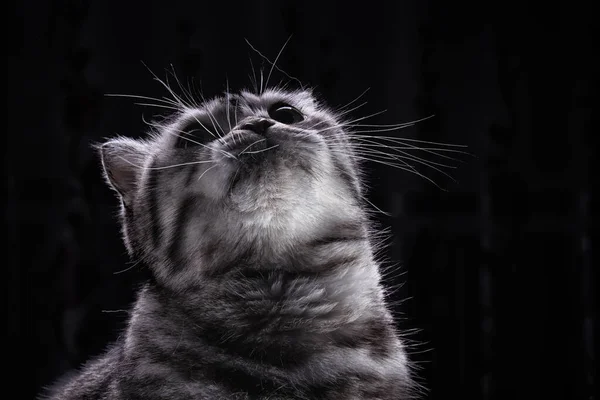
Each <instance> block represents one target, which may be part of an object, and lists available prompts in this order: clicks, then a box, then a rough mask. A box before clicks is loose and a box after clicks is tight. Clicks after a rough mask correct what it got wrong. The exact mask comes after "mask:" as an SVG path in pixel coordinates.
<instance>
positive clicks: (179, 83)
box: [171, 64, 195, 108]
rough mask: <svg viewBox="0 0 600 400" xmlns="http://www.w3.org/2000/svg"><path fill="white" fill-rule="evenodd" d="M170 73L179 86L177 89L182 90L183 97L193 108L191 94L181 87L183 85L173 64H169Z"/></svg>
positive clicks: (193, 103)
mask: <svg viewBox="0 0 600 400" xmlns="http://www.w3.org/2000/svg"><path fill="white" fill-rule="evenodd" d="M171 74H172V75H173V78H175V82H177V86H179V89H180V90H181V91H182V92H183V96H184V98H185V99H186V100H187V101H188V102H189V103H188V104H189V105H190V108H194V106H195V102H194V99H193V97H192V94H191V93H188V92H187V91H186V90H185V88H184V87H183V85H181V82H180V81H179V78H178V77H177V74H176V73H175V67H174V66H173V64H171Z"/></svg>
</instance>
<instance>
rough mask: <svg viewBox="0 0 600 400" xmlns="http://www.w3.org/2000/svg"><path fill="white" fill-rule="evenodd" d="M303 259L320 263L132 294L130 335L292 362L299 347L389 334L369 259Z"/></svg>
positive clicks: (258, 269) (243, 271)
mask: <svg viewBox="0 0 600 400" xmlns="http://www.w3.org/2000/svg"><path fill="white" fill-rule="evenodd" d="M359 245H360V244H359ZM355 246H356V244H355ZM324 250H326V249H324ZM325 253H327V254H328V255H326V254H325ZM305 256H306V254H305ZM309 256H310V257H311V258H314V256H319V257H320V258H321V259H322V260H323V261H322V262H321V265H320V266H319V265H311V266H310V267H306V268H304V269H296V270H292V269H291V268H289V265H288V266H285V265H283V266H277V265H268V266H257V265H248V266H239V267H237V268H234V269H232V270H231V271H229V272H227V273H224V274H222V275H212V276H207V277H206V279H205V281H204V285H203V286H202V287H196V288H186V289H184V290H180V291H176V290H173V289H169V288H167V287H164V286H162V285H158V284H156V283H155V284H149V285H148V286H147V287H146V288H144V289H143V290H142V291H141V293H140V295H139V298H138V301H137V304H136V308H135V311H134V315H133V318H132V320H131V324H130V329H129V333H131V334H134V332H136V331H140V332H143V331H144V330H146V329H148V327H160V330H161V331H163V332H164V334H165V335H167V336H170V337H172V338H175V337H177V335H182V331H183V330H184V329H185V330H186V335H189V337H195V338H198V340H199V341H202V344H208V345H211V346H214V347H217V348H227V349H228V350H227V351H233V352H236V353H243V352H248V351H249V352H250V353H251V354H256V355H259V356H260V357H261V358H262V359H264V357H268V356H269V355H273V354H275V355H276V356H277V358H278V360H281V358H282V357H285V354H286V353H289V354H292V353H293V354H294V357H295V359H298V357H299V356H298V354H299V353H298V347H301V348H302V349H303V351H306V352H314V351H318V350H319V349H320V348H322V347H324V346H327V345H328V344H329V343H330V342H331V340H332V338H333V339H334V340H336V338H337V339H339V340H340V341H341V342H345V341H347V340H350V339H351V338H352V340H355V338H356V337H357V335H359V333H360V332H364V333H366V334H368V332H369V329H385V330H387V329H388V328H390V326H389V325H390V324H389V322H390V318H389V313H388V312H387V310H386V308H385V306H384V302H383V294H382V290H381V287H380V283H379V272H378V271H377V265H376V264H375V263H374V262H373V261H372V257H370V255H369V253H368V252H364V251H363V252H356V253H354V254H352V253H349V252H344V253H339V254H336V253H335V252H331V251H324V253H323V254H317V253H315V254H311V255H309ZM334 260H337V263H334ZM313 262H314V259H313ZM390 334H391V331H390ZM292 347H293V348H292ZM286 350H290V351H286ZM246 355H248V354H246ZM277 362H279V361H277Z"/></svg>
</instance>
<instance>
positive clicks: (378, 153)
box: [357, 150, 456, 182]
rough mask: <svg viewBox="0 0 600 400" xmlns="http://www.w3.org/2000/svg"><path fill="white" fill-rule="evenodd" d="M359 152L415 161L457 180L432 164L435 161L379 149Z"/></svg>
mask: <svg viewBox="0 0 600 400" xmlns="http://www.w3.org/2000/svg"><path fill="white" fill-rule="evenodd" d="M357 154H362V155H368V156H372V157H381V158H387V159H390V158H391V159H394V160H397V161H401V160H410V161H414V162H417V163H419V164H422V165H425V166H426V167H429V168H431V169H433V170H435V171H438V172H439V173H441V174H442V175H445V176H447V177H448V178H450V179H451V180H452V181H454V182H456V180H455V179H454V178H453V177H452V176H451V175H450V174H448V173H447V172H445V171H442V170H441V169H439V168H437V167H435V166H434V165H431V164H430V163H433V161H426V160H422V159H419V158H415V157H411V156H399V155H395V154H388V153H385V152H381V151H377V150H373V151H371V152H361V153H357ZM434 164H436V165H440V166H443V167H446V168H456V167H453V166H449V165H445V164H437V163H434Z"/></svg>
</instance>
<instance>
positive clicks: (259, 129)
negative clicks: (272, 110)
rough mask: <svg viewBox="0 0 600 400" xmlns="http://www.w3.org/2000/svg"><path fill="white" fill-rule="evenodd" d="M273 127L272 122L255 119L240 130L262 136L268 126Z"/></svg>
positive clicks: (273, 123) (264, 119)
mask: <svg viewBox="0 0 600 400" xmlns="http://www.w3.org/2000/svg"><path fill="white" fill-rule="evenodd" d="M273 125H275V122H274V121H271V120H270V119H266V118H259V119H255V120H253V121H251V122H247V123H245V124H244V125H242V126H240V129H245V130H249V131H252V132H254V133H258V134H259V135H263V134H264V133H265V132H266V131H267V129H268V128H269V127H270V126H273Z"/></svg>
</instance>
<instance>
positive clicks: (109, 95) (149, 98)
mask: <svg viewBox="0 0 600 400" xmlns="http://www.w3.org/2000/svg"><path fill="white" fill-rule="evenodd" d="M104 96H106V97H126V98H130V99H141V100H151V101H158V102H160V103H166V104H169V105H172V106H178V104H177V103H176V102H174V101H173V100H170V99H157V98H155V97H149V96H139V95H134V94H118V93H106V94H105V95H104Z"/></svg>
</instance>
